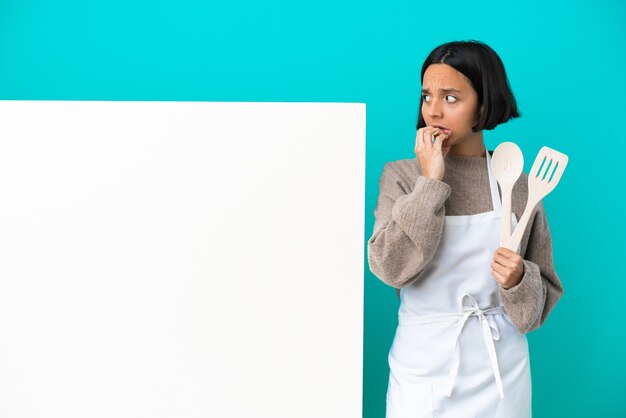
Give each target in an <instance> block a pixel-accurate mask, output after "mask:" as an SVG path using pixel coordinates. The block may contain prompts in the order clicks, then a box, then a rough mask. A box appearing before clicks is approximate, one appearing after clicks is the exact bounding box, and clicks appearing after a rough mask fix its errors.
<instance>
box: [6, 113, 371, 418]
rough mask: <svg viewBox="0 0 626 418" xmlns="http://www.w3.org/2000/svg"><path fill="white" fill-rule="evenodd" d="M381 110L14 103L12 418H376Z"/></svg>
mask: <svg viewBox="0 0 626 418" xmlns="http://www.w3.org/2000/svg"><path fill="white" fill-rule="evenodd" d="M364 160H365V105H364V104H347V103H206V102H91V101H0V417H2V418H34V417H45V418H56V417H59V418H60V417H62V418H74V417H76V418H85V417H89V418H98V417H102V418H112V417H115V418H121V417H129V418H130V417H132V418H140V417H150V418H158V417H172V418H174V417H175V418H187V417H203V418H206V417H215V418H218V417H219V418H223V417H237V418H241V417H272V418H279V417H285V418H303V417H304V418H306V417H316V418H322V417H323V418H332V417H338V418H339V417H340V418H351V417H361V415H362V414H361V399H362V395H361V393H362V383H361V380H362V359H363V358H362V336H363V333H362V329H363V325H362V324H363V316H362V315H363V266H364V263H363V236H364V235H363V225H364V173H365V169H364V167H365V164H364Z"/></svg>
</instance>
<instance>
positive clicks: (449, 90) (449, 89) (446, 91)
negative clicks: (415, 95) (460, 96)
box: [422, 88, 461, 93]
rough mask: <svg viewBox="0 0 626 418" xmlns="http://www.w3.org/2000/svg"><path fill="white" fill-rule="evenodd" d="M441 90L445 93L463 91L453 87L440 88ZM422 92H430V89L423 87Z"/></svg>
mask: <svg viewBox="0 0 626 418" xmlns="http://www.w3.org/2000/svg"><path fill="white" fill-rule="evenodd" d="M439 91H442V92H444V93H460V92H461V90H458V89H453V88H447V89H439ZM422 93H430V90H428V89H422Z"/></svg>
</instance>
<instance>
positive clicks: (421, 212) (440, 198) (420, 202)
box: [367, 162, 451, 289]
mask: <svg viewBox="0 0 626 418" xmlns="http://www.w3.org/2000/svg"><path fill="white" fill-rule="evenodd" d="M379 188H380V191H379V195H378V201H377V204H376V208H375V209H374V217H375V221H374V231H373V234H372V236H371V237H370V238H369V240H368V243H367V253H368V254H367V256H368V263H369V268H370V270H371V271H372V273H374V275H376V277H378V278H379V279H380V280H382V281H383V282H384V283H386V284H388V285H390V286H392V287H395V288H396V289H399V288H402V287H405V286H408V285H410V284H411V283H413V282H414V281H416V280H418V279H419V275H420V273H421V272H422V271H423V270H424V268H425V267H426V265H427V264H428V262H429V261H430V260H431V259H432V257H433V256H434V254H435V250H436V249H437V246H438V245H439V241H440V238H441V232H442V229H443V224H444V218H445V201H446V199H447V198H448V196H449V195H450V191H451V189H450V186H449V185H448V184H446V183H444V182H442V181H439V180H436V179H432V178H429V177H425V176H421V175H419V174H418V176H417V180H416V181H415V185H414V187H413V190H412V191H411V190H410V187H409V183H408V182H407V181H406V179H405V178H403V177H402V176H401V175H400V174H399V172H398V171H397V167H395V166H394V162H389V163H386V164H385V166H384V167H383V173H382V175H381V177H380V181H379Z"/></svg>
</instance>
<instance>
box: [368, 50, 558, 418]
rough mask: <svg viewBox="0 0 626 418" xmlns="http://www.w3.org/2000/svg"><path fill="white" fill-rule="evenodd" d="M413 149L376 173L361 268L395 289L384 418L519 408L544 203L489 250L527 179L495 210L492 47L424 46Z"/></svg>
mask: <svg viewBox="0 0 626 418" xmlns="http://www.w3.org/2000/svg"><path fill="white" fill-rule="evenodd" d="M421 81H422V88H423V89H422V97H421V100H420V109H419V117H418V125H417V136H416V143H415V155H416V158H411V159H403V160H397V161H392V162H388V163H386V164H385V166H384V168H383V172H382V175H381V178H380V182H379V186H380V194H379V196H378V202H377V206H376V209H375V210H374V216H375V223H374V231H373V234H372V236H371V237H370V239H369V240H368V261H369V266H370V269H371V270H372V272H373V273H374V274H375V275H376V276H377V277H378V278H380V280H382V281H383V282H384V283H386V284H388V285H390V286H392V287H394V288H396V289H398V295H399V298H400V308H399V311H398V327H397V329H396V333H395V337H394V340H393V344H392V346H391V349H390V351H389V368H390V373H389V385H388V389H387V418H405V417H406V418H409V417H410V418H418V417H432V416H437V417H441V418H444V417H450V418H459V417H502V418H515V417H525V418H526V417H530V416H531V374H530V361H529V357H528V343H527V339H526V335H525V334H526V333H528V332H530V331H532V330H534V329H537V328H538V327H539V326H541V325H542V324H543V323H544V321H545V320H546V318H547V316H548V314H549V313H550V311H551V310H552V308H553V307H554V306H555V304H556V303H557V301H558V300H559V299H560V297H561V295H562V293H563V286H562V285H561V282H560V280H559V278H558V276H557V274H556V272H555V271H554V264H553V259H552V241H551V235H550V230H549V228H548V222H547V219H546V213H545V210H544V206H543V204H542V203H539V204H538V205H537V206H536V207H535V209H534V212H533V214H532V216H531V221H530V222H529V223H528V226H527V229H526V232H525V233H524V236H523V238H522V242H521V245H520V250H519V254H518V253H516V252H513V251H511V250H508V249H506V248H504V247H500V227H501V223H502V222H503V221H508V222H511V223H512V227H511V228H512V229H514V227H515V226H516V224H517V219H518V218H519V217H521V214H522V212H523V211H524V208H525V205H526V199H527V196H528V190H527V189H528V187H527V179H528V175H527V174H526V173H522V176H521V177H520V178H519V180H518V181H517V183H516V184H515V186H514V189H513V196H512V212H513V213H512V219H509V220H502V219H501V200H500V194H499V193H500V189H499V186H498V184H497V182H496V180H495V177H494V175H493V172H492V167H491V154H492V153H493V151H489V152H488V151H487V149H486V148H485V145H484V142H483V130H484V129H487V130H491V129H494V128H495V127H496V126H497V125H499V124H501V123H505V122H507V121H508V120H510V119H511V118H515V117H519V116H520V113H519V112H518V110H517V105H516V102H515V98H514V97H513V93H512V92H511V89H510V87H509V83H508V80H507V76H506V72H505V69H504V66H503V64H502V61H501V60H500V57H498V55H497V54H496V53H495V52H494V51H493V49H491V48H490V47H489V46H487V45H485V44H484V43H481V42H478V41H462V42H450V43H446V44H444V45H441V46H439V47H437V48H435V49H434V50H433V51H432V52H431V53H430V55H429V56H428V57H427V58H426V61H425V62H424V65H423V66H422V72H421Z"/></svg>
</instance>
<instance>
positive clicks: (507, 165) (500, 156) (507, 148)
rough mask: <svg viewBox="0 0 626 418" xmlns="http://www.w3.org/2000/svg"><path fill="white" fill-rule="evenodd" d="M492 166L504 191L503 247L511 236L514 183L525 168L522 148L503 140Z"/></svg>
mask: <svg viewBox="0 0 626 418" xmlns="http://www.w3.org/2000/svg"><path fill="white" fill-rule="evenodd" d="M491 166H492V167H493V174H494V175H495V176H496V180H497V181H498V184H499V185H500V190H501V191H502V227H501V228H500V246H501V247H503V246H504V245H505V244H506V243H507V241H508V240H509V238H511V194H512V192H513V185H514V184H515V183H516V182H517V179H518V178H519V176H520V175H521V174H522V171H523V170H524V155H523V154H522V150H521V149H520V148H519V147H518V146H517V145H516V144H515V143H513V142H502V143H501V144H500V145H498V146H497V147H496V149H495V150H494V151H493V155H492V157H491Z"/></svg>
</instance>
